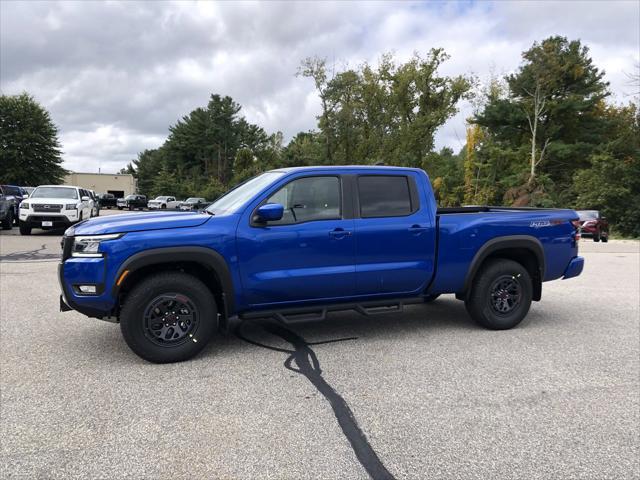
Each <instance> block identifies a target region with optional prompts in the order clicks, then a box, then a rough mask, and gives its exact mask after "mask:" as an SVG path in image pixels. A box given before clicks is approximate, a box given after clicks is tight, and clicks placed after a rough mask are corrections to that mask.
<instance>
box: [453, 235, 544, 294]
mask: <svg viewBox="0 0 640 480" xmlns="http://www.w3.org/2000/svg"><path fill="white" fill-rule="evenodd" d="M512 248H519V249H525V250H529V251H531V252H532V253H533V254H534V255H535V257H536V260H537V263H538V276H539V281H538V282H536V280H535V279H533V280H534V300H539V299H540V295H541V285H540V284H541V283H542V280H543V279H544V273H545V268H546V265H545V258H544V249H543V248H542V243H540V240H538V239H537V238H536V237H533V236H531V235H507V236H504V237H496V238H492V239H491V240H489V241H487V242H486V243H485V244H484V245H482V246H481V247H480V249H479V250H478V251H477V252H476V254H475V256H474V257H473V260H471V264H470V265H469V270H468V271H467V275H466V276H465V279H464V287H463V292H464V294H465V295H466V294H467V293H468V292H469V290H470V288H471V282H473V279H474V277H475V276H476V273H478V270H479V269H480V266H481V265H482V262H484V261H485V259H486V258H487V257H489V256H490V255H491V254H492V253H495V252H497V251H498V250H508V249H512ZM536 297H537V298H536Z"/></svg>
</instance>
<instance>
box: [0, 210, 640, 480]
mask: <svg viewBox="0 0 640 480" xmlns="http://www.w3.org/2000/svg"><path fill="white" fill-rule="evenodd" d="M105 213H106V214H110V213H112V212H108V211H107V212H105ZM59 241H60V237H59V235H57V234H47V233H36V234H34V235H32V236H30V237H21V236H19V235H18V234H17V229H14V230H13V231H11V232H4V231H3V232H2V233H1V234H0V261H1V264H0V295H1V297H2V301H1V304H0V308H1V310H0V346H1V359H0V360H1V363H0V393H1V405H0V408H1V410H0V417H1V425H0V439H1V440H0V441H1V447H0V458H1V469H0V477H2V478H149V479H182V478H184V479H194V478H225V479H226V478H242V479H258V478H259V479H263V478H273V479H300V478H305V479H306V478H309V479H316V478H322V479H344V478H349V479H351V478H367V476H368V475H367V471H366V470H365V468H364V467H363V464H362V462H359V461H358V458H357V457H356V454H355V453H354V448H352V443H350V441H351V442H354V434H353V432H351V434H350V435H349V436H347V435H345V433H344V432H343V428H345V425H346V426H347V429H348V427H349V425H351V426H354V425H356V423H355V422H357V426H356V429H357V428H358V426H359V429H360V431H361V432H362V434H363V435H364V436H366V439H367V440H368V443H367V442H366V441H365V443H366V445H365V447H367V448H370V452H369V453H371V452H373V455H374V456H375V457H376V458H377V459H378V460H379V463H380V464H381V465H383V466H384V468H385V469H386V470H387V471H388V472H390V474H391V475H393V476H394V477H396V478H398V479H404V478H406V479H427V478H455V479H475V478H519V479H535V478H549V479H556V478H570V479H575V478H593V479H604V478H611V479H623V478H640V462H639V458H640V455H639V454H640V434H639V432H640V430H639V428H638V427H639V425H640V331H639V328H640V327H639V314H640V313H639V308H640V307H639V303H640V298H639V290H640V244H639V243H638V242H634V241H611V242H609V243H608V244H602V243H599V244H596V243H594V242H592V241H591V240H583V242H582V244H581V252H582V254H583V255H584V256H585V257H586V267H585V271H584V273H583V275H582V276H581V277H579V278H577V279H572V280H570V281H556V282H552V283H547V284H545V286H544V289H543V300H542V302H540V303H534V305H533V307H532V309H531V312H530V313H529V316H528V317H527V319H526V320H525V321H524V322H523V324H521V325H520V326H519V327H518V328H516V329H514V330H511V331H505V332H491V331H487V330H483V329H481V328H478V327H476V326H475V325H473V324H472V323H471V322H470V320H469V319H468V317H467V315H466V313H465V310H464V306H463V304H462V303H461V302H459V301H456V300H455V299H454V298H453V297H452V296H444V297H441V298H440V299H438V300H437V301H436V302H434V303H433V304H430V305H425V306H416V307H411V308H408V309H406V311H405V313H404V314H402V315H399V314H388V315H380V316H375V317H361V316H359V315H357V314H335V315H333V316H332V317H330V319H329V320H327V321H326V322H323V323H315V324H305V325H298V326H295V327H292V328H291V331H293V332H294V333H295V335H297V337H296V338H301V339H303V340H302V341H303V342H305V341H306V342H308V343H311V342H319V341H324V340H332V339H341V338H348V337H355V338H352V339H350V340H344V341H340V342H334V343H327V344H320V345H313V346H307V347H304V345H303V347H304V348H305V349H308V351H307V350H305V352H303V353H304V355H313V354H315V355H316V356H317V359H318V361H319V363H320V367H321V371H322V373H321V375H320V373H319V372H318V371H317V370H315V371H313V372H311V373H309V372H303V373H307V374H306V375H304V374H301V373H298V372H295V371H292V370H289V369H287V368H285V366H284V362H285V360H286V359H287V357H288V354H287V353H283V352H280V351H276V350H272V349H267V348H261V347H260V346H258V345H255V344H251V343H248V342H247V341H245V340H242V339H240V338H238V337H236V336H234V335H230V336H227V337H220V338H216V339H215V340H214V341H213V342H212V343H211V344H210V345H209V346H208V348H207V349H206V350H205V351H204V352H203V354H201V355H200V356H199V357H197V358H196V359H195V360H192V361H190V362H186V363H181V364H173V365H152V364H149V363H146V362H144V361H143V360H141V359H139V358H138V357H137V356H135V355H134V354H133V353H132V352H130V351H129V349H128V348H127V346H126V345H125V343H124V341H123V340H122V338H121V335H120V330H119V328H118V326H117V325H113V324H109V323H105V322H101V321H98V320H92V319H88V318H86V317H83V316H82V315H80V314H78V313H75V312H68V313H60V312H59V311H58V293H59V288H58V285H57V280H56V266H57V256H58V255H59V248H60V247H59ZM242 332H243V335H244V336H246V337H247V338H248V339H250V340H251V341H254V342H256V343H261V344H266V345H269V346H276V347H280V348H285V349H291V350H293V346H292V343H291V342H292V341H293V340H291V339H290V338H287V340H288V341H287V342H285V341H284V340H282V339H281V338H279V337H278V336H277V335H274V334H273V333H268V332H267V331H266V330H265V328H264V327H263V326H260V325H256V324H245V325H243V330H242ZM305 345H306V344H305ZM301 348H302V347H301ZM322 382H324V383H322ZM325 384H326V386H325ZM318 385H320V387H319V388H320V389H321V390H322V388H324V389H325V390H324V391H322V392H321V391H320V390H319V389H318V388H317V387H318ZM332 392H333V393H332ZM327 398H329V399H330V400H331V402H329V401H328V400H327ZM332 407H333V408H332ZM345 409H346V410H345ZM336 415H338V417H340V416H341V415H342V417H340V418H341V420H340V422H339V421H338V419H337V418H336ZM350 415H352V416H353V417H351V416H350ZM353 419H354V420H355V422H354V421H352V420H353ZM350 422H351V423H350ZM356 433H357V432H356ZM355 436H357V435H355ZM364 436H363V437H362V438H365V437H364ZM356 440H357V439H356ZM356 444H357V442H356ZM356 446H357V445H356ZM360 446H361V447H362V445H360ZM363 455H364V456H365V457H367V455H366V452H365V454H363ZM374 460H375V459H373V460H372V458H371V457H367V458H365V460H364V463H365V464H367V462H374Z"/></svg>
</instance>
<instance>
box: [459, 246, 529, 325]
mask: <svg viewBox="0 0 640 480" xmlns="http://www.w3.org/2000/svg"><path fill="white" fill-rule="evenodd" d="M532 296H533V283H532V282H531V276H530V275H529V272H527V269H526V268H524V267H523V266H522V265H520V264H519V263H518V262H515V261H513V260H507V259H504V258H497V259H493V260H489V261H488V262H487V263H485V265H484V266H483V267H482V270H481V271H480V272H479V273H478V275H477V276H476V278H475V280H474V283H473V285H472V287H471V293H470V294H469V296H468V297H467V300H466V301H465V306H466V307H467V311H468V312H469V315H471V318H473V319H474V320H475V321H476V322H477V323H479V324H480V325H482V326H483V327H485V328H489V329H492V330H506V329H509V328H513V327H515V326H516V325H518V324H519V323H520V322H521V321H522V319H524V317H525V316H526V315H527V312H529V307H530V306H531V298H532Z"/></svg>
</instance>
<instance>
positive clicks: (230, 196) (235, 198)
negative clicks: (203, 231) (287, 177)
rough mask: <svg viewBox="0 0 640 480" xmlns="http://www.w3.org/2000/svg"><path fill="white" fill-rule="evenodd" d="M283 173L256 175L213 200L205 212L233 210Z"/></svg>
mask: <svg viewBox="0 0 640 480" xmlns="http://www.w3.org/2000/svg"><path fill="white" fill-rule="evenodd" d="M283 175H284V172H266V173H263V174H262V175H258V176H257V177H253V178H252V179H250V180H247V181H246V182H244V183H241V184H240V185H238V186H237V187H236V188H234V189H233V190H230V191H228V192H227V193H225V194H224V195H223V196H222V197H220V198H219V199H217V200H216V201H215V202H213V203H212V204H211V205H210V206H209V208H207V212H211V213H213V212H216V211H222V212H234V211H235V210H236V209H237V208H239V207H241V206H242V205H244V204H245V203H246V202H248V201H249V200H251V199H252V198H253V197H254V196H255V195H256V194H257V193H258V192H260V191H261V190H263V189H264V188H265V187H267V186H268V185H270V184H271V183H273V182H275V181H277V180H278V179H279V178H280V177H282V176H283Z"/></svg>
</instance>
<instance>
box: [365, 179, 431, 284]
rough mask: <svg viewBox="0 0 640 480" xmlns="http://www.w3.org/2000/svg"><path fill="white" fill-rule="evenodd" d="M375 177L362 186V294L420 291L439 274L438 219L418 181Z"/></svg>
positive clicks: (366, 180)
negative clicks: (436, 270)
mask: <svg viewBox="0 0 640 480" xmlns="http://www.w3.org/2000/svg"><path fill="white" fill-rule="evenodd" d="M370 177H372V176H370V175H367V176H360V177H359V178H358V182H357V205H358V212H359V216H363V217H366V218H357V219H356V220H355V231H356V233H355V235H356V294H358V295H381V294H384V295H386V294H391V293H396V294H407V293H412V292H416V293H417V292H419V291H420V290H421V289H424V288H425V287H426V284H427V282H428V281H429V280H430V279H431V276H432V274H433V270H434V254H435V227H434V225H433V221H432V220H431V218H430V215H429V214H428V213H427V208H426V205H424V200H423V205H422V206H421V205H420V199H419V195H418V190H417V186H416V183H415V179H412V178H411V177H407V176H395V178H390V177H391V176H390V175H388V176H385V175H380V176H377V177H378V178H370ZM385 177H386V178H387V179H389V181H388V182H387V181H385ZM400 178H402V179H404V183H403V181H401V180H400Z"/></svg>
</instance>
